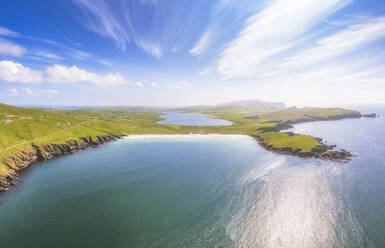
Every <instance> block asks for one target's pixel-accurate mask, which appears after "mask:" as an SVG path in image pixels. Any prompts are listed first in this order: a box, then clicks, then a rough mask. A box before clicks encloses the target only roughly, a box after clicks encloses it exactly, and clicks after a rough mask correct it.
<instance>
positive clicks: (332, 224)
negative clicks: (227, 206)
mask: <svg viewBox="0 0 385 248" xmlns="http://www.w3.org/2000/svg"><path fill="white" fill-rule="evenodd" d="M298 161H300V160H299V159H298ZM301 163H303V164H300V165H290V164H289V162H288V161H287V160H286V159H285V158H282V157H280V156H270V158H269V159H267V162H266V164H264V165H263V166H262V167H261V168H258V169H255V170H252V171H251V172H250V173H249V174H248V175H246V176H245V178H243V179H242V180H240V183H241V185H240V189H237V190H238V191H239V192H235V193H234V194H241V195H242V196H241V197H240V199H239V198H238V200H239V202H236V201H233V202H232V203H231V204H237V205H232V208H233V209H236V211H235V212H234V214H233V217H232V218H231V220H230V221H229V223H228V224H227V233H228V235H229V236H230V238H231V239H232V240H233V241H234V242H236V246H237V247H240V248H244V247H285V248H290V247H296V248H301V247H307V248H309V247H360V245H362V242H363V240H362V230H361V227H360V226H359V224H358V222H357V220H356V219H355V218H354V217H353V215H352V212H351V209H350V205H349V203H348V201H346V199H345V197H343V196H344V194H343V192H340V191H341V190H342V187H340V186H338V182H335V179H336V178H338V177H337V176H338V175H339V174H340V173H341V172H340V169H339V168H338V166H339V165H331V166H327V165H326V164H323V163H316V162H314V161H312V160H310V161H307V162H301ZM336 168H337V169H336ZM237 197H239V196H237ZM234 206H236V207H234Z"/></svg>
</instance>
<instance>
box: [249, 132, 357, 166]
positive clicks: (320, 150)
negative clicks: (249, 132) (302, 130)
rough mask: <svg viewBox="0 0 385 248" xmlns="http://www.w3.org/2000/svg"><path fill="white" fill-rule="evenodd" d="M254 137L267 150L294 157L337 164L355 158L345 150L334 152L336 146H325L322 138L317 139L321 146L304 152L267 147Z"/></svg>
mask: <svg viewBox="0 0 385 248" xmlns="http://www.w3.org/2000/svg"><path fill="white" fill-rule="evenodd" d="M253 137H254V138H255V139H256V140H257V141H258V143H259V144H260V145H261V146H262V147H264V148H265V149H266V150H269V151H273V152H276V153H281V154H288V155H293V156H297V157H301V158H316V159H323V160H330V161H336V162H347V161H349V160H350V159H351V158H352V157H353V155H352V154H351V153H350V152H349V151H347V150H345V149H341V150H339V151H334V150H333V149H334V148H335V147H336V146H335V145H326V144H324V143H323V142H322V139H321V138H315V139H316V140H317V141H318V142H319V143H320V145H319V146H317V147H314V148H313V149H312V150H311V151H310V152H303V151H302V149H300V148H297V149H293V148H291V147H280V148H278V147H274V146H272V145H267V144H266V143H265V142H264V140H263V138H262V137H260V136H258V135H253Z"/></svg>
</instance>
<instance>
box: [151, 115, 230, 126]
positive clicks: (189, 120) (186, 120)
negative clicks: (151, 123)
mask: <svg viewBox="0 0 385 248" xmlns="http://www.w3.org/2000/svg"><path fill="white" fill-rule="evenodd" d="M161 117H162V118H165V120H162V121H158V122H157V123H158V124H168V125H182V126H231V125H232V124H233V123H232V122H231V121H226V120H222V119H215V118H207V117H206V115H204V114H196V113H176V112H169V113H165V114H164V115H162V116H161Z"/></svg>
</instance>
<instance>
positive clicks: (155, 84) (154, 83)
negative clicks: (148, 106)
mask: <svg viewBox="0 0 385 248" xmlns="http://www.w3.org/2000/svg"><path fill="white" fill-rule="evenodd" d="M150 84H151V86H153V87H157V86H159V83H158V82H151V83H150Z"/></svg>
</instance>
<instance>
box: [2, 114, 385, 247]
mask: <svg viewBox="0 0 385 248" xmlns="http://www.w3.org/2000/svg"><path fill="white" fill-rule="evenodd" d="M377 112H379V111H377ZM382 113H384V114H385V111H384V112H379V114H380V115H381V116H385V115H383V114H382ZM384 127H385V121H384V118H383V117H381V118H377V119H369V118H368V119H347V120H339V121H327V122H314V123H305V124H299V125H296V126H295V128H294V129H293V130H294V131H296V132H302V133H308V134H312V135H315V136H318V137H322V138H324V140H326V141H328V142H329V143H330V144H337V145H338V147H339V148H345V149H348V150H350V151H351V152H353V153H354V154H355V155H356V157H355V158H354V159H353V160H352V161H351V162H349V163H335V162H327V161H320V160H313V159H300V158H296V157H292V156H287V155H279V154H273V153H271V152H269V151H266V150H264V149H263V148H261V147H260V146H259V145H258V144H257V142H256V141H254V140H253V139H252V138H250V137H248V136H218V135H217V136H215V135H214V136H173V137H170V136H162V137H160V136H146V137H142V138H137V137H134V138H129V139H124V140H119V141H117V142H112V143H108V144H105V145H103V146H101V147H98V148H92V149H88V150H85V151H80V152H77V153H75V154H73V155H69V156H65V157H61V158H58V159H56V160H54V161H50V162H44V163H39V164H35V165H34V166H32V167H31V168H30V169H29V170H27V171H26V172H25V174H24V175H23V176H22V177H21V179H20V182H19V184H18V185H17V187H15V188H14V189H13V190H11V191H10V192H7V193H6V194H2V195H1V196H0V203H1V204H0V247H12V248H19V247H23V248H24V247H39V248H41V247H58V248H61V247H66V248H67V247H76V248H77V247H93V248H99V247H110V248H115V247H116V248H122V247H138V248H140V247H146V248H148V247H178V248H180V247H285V248H287V247H296V248H301V247H306V248H309V247H315V248H318V247H319V248H321V247H322V248H324V247H333V248H335V247H337V248H338V247H385V129H384Z"/></svg>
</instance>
